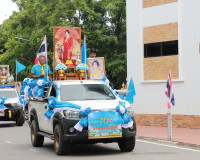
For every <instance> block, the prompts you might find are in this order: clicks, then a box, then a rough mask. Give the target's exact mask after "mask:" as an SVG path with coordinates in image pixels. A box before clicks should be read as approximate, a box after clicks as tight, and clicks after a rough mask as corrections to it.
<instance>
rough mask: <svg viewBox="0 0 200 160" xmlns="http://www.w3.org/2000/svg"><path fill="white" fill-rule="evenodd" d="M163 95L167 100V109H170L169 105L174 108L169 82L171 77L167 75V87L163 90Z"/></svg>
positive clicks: (170, 83) (170, 82)
mask: <svg viewBox="0 0 200 160" xmlns="http://www.w3.org/2000/svg"><path fill="white" fill-rule="evenodd" d="M165 94H166V96H167V97H168V98H169V100H168V102H167V106H168V109H171V104H172V105H173V106H174V105H175V99H174V94H173V93H172V80H171V75H170V73H169V75H168V80H167V85H166V89H165Z"/></svg>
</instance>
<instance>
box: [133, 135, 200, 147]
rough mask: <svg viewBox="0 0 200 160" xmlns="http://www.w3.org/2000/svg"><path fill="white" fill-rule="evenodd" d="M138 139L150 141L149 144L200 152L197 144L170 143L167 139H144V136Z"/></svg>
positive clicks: (137, 137)
mask: <svg viewBox="0 0 200 160" xmlns="http://www.w3.org/2000/svg"><path fill="white" fill-rule="evenodd" d="M136 139H139V140H145V141H149V142H156V143H160V144H166V145H173V146H177V147H184V148H189V149H196V150H200V145H197V144H190V143H184V142H178V141H173V140H172V141H169V140H166V139H159V138H152V137H144V136H136Z"/></svg>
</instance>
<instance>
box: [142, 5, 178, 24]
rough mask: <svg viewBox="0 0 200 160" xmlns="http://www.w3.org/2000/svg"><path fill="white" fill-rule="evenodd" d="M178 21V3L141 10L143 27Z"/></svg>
mask: <svg viewBox="0 0 200 160" xmlns="http://www.w3.org/2000/svg"><path fill="white" fill-rule="evenodd" d="M177 21H178V2H173V3H167V4H164V5H158V6H154V7H148V8H144V9H143V26H144V27H148V26H155V25H161V24H167V23H173V22H177Z"/></svg>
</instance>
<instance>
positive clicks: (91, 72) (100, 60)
mask: <svg viewBox="0 0 200 160" xmlns="http://www.w3.org/2000/svg"><path fill="white" fill-rule="evenodd" d="M87 65H88V79H92V80H101V79H102V78H103V77H106V71H105V61H104V57H95V58H87Z"/></svg>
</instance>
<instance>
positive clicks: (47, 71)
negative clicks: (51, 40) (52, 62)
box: [45, 35, 49, 80]
mask: <svg viewBox="0 0 200 160" xmlns="http://www.w3.org/2000/svg"><path fill="white" fill-rule="evenodd" d="M45 44H46V48H45V49H46V61H47V67H46V68H47V80H49V77H48V58H47V37H46V35H45Z"/></svg>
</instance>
